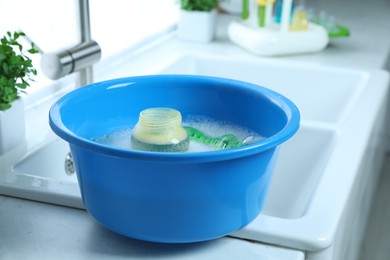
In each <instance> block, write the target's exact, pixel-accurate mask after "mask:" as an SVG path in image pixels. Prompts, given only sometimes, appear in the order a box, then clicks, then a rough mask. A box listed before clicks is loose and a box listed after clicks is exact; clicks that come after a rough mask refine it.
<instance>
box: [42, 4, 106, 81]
mask: <svg viewBox="0 0 390 260" xmlns="http://www.w3.org/2000/svg"><path fill="white" fill-rule="evenodd" d="M79 19H80V25H79V26H80V27H79V28H80V43H79V44H77V45H76V46H74V47H72V48H70V49H67V50H62V51H59V52H55V53H44V54H43V56H42V59H41V67H42V71H43V73H44V74H45V75H46V76H47V77H48V78H50V79H53V80H56V79H60V78H62V77H64V76H66V75H68V74H71V73H73V72H77V73H78V75H77V86H85V85H88V84H91V83H93V69H92V66H93V64H94V63H96V62H98V61H99V60H100V57H101V49H100V46H99V45H98V43H97V42H95V41H94V40H92V37H91V25H90V17H89V0H79Z"/></svg>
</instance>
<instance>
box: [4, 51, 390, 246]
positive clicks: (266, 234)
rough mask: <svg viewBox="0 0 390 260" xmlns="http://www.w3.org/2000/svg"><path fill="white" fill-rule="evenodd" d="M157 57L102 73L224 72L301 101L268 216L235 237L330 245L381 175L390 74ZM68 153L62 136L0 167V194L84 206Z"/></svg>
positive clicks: (216, 58)
mask: <svg viewBox="0 0 390 260" xmlns="http://www.w3.org/2000/svg"><path fill="white" fill-rule="evenodd" d="M144 59H146V60H147V59H149V62H150V59H152V57H149V58H148V56H147V55H146V56H145V57H144ZM161 59H163V62H161V65H160V66H156V65H154V66H152V67H153V68H149V69H148V67H147V66H144V67H142V65H143V64H144V65H145V64H148V63H147V61H142V57H140V58H137V59H136V60H135V61H133V62H128V63H124V64H125V65H123V64H122V65H121V66H120V67H112V68H110V69H107V71H105V75H104V76H100V79H107V78H110V77H124V76H132V75H141V74H155V73H164V74H198V75H212V76H219V77H227V78H233V79H239V80H243V81H248V82H252V83H256V84H259V85H261V86H264V87H267V88H270V89H273V90H275V91H277V92H279V93H281V94H283V95H285V96H286V97H288V98H289V99H291V100H292V101H293V102H294V103H295V104H296V105H297V106H298V108H299V109H300V111H301V116H302V121H301V128H300V130H299V131H298V133H297V134H296V135H295V136H294V137H293V138H292V139H291V140H289V141H288V142H286V143H284V144H283V145H282V148H281V151H280V156H279V158H278V161H277V166H276V170H275V173H274V176H273V180H272V183H271V187H270V190H269V195H268V198H267V201H266V205H265V208H264V210H263V212H262V213H261V214H260V216H259V217H258V218H257V219H255V220H254V221H253V222H252V223H250V224H249V225H248V226H246V227H245V228H243V229H241V230H239V231H237V232H236V233H234V234H232V236H237V237H240V238H245V239H249V240H257V241H262V242H266V243H270V244H278V245H281V246H286V247H290V248H298V249H302V250H313V251H314V250H323V249H325V248H327V247H329V246H330V245H331V244H332V243H333V238H334V237H335V235H336V233H337V232H339V230H340V228H342V227H343V226H341V225H342V217H343V216H344V215H345V214H353V211H352V209H351V210H349V211H348V210H347V208H346V205H347V203H350V199H351V194H353V192H354V185H356V183H362V184H361V185H365V184H364V183H363V181H365V182H367V181H368V180H369V178H367V177H366V176H367V174H368V173H369V172H371V174H373V173H372V172H373V171H376V172H377V171H378V169H377V168H378V167H377V168H375V167H376V166H375V165H377V164H378V163H379V164H380V157H381V156H380V155H381V152H382V146H383V144H382V143H383V142H382V141H381V140H380V138H379V134H381V131H382V130H383V129H382V128H383V121H384V119H383V118H384V116H383V114H384V109H385V104H386V102H387V100H386V95H387V86H388V75H387V73H385V72H383V71H380V70H363V69H344V68H329V67H324V66H318V65H313V64H306V63H298V62H287V61H281V60H268V59H267V60H262V59H256V58H253V59H249V58H245V59H241V58H240V57H238V56H237V57H235V56H234V55H230V56H229V55H226V56H222V55H217V54H216V55H210V54H205V53H190V52H188V53H180V55H178V53H177V52H176V53H175V54H174V55H173V54H170V53H164V54H160V57H156V56H154V57H153V60H154V61H156V60H161ZM135 68H136V69H135ZM129 72H131V73H129ZM52 102H54V101H52ZM45 116H46V118H47V115H45ZM46 122H47V121H46ZM363 122H364V123H363ZM36 127H42V126H36ZM45 127H48V126H47V125H46V126H45ZM67 152H68V147H67V144H66V143H65V142H64V141H62V140H58V139H55V141H50V142H49V143H48V144H43V145H42V146H41V147H37V148H35V149H33V150H32V151H27V153H26V154H25V155H24V156H23V157H22V158H21V159H20V160H18V162H17V163H15V164H13V165H12V166H11V167H9V169H8V170H5V171H3V172H1V174H0V187H2V193H6V194H10V195H13V196H19V197H26V198H30V199H37V200H42V201H46V202H51V203H56V204H61V205H67V206H74V207H82V202H81V196H80V191H79V190H78V186H77V178H76V177H75V175H73V176H72V175H71V176H69V175H67V174H66V173H65V170H64V160H65V155H66V154H67Z"/></svg>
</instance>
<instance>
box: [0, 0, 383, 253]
mask: <svg viewBox="0 0 390 260" xmlns="http://www.w3.org/2000/svg"><path fill="white" fill-rule="evenodd" d="M373 2H375V4H374V3H373ZM313 4H315V5H316V7H315V8H316V10H325V11H326V12H328V13H331V14H333V15H334V16H335V17H336V19H337V20H338V21H339V22H340V23H341V24H343V25H345V26H347V27H348V28H349V29H350V30H351V37H349V38H342V39H337V40H332V42H331V44H330V45H329V46H328V47H327V48H326V49H325V50H324V51H322V52H320V53H314V54H306V55H297V56H286V57H277V58H263V57H259V59H287V60H290V61H300V62H301V61H302V62H309V63H316V64H323V65H330V66H342V67H361V68H384V69H387V70H390V61H389V54H390V16H388V13H389V11H390V1H388V0H376V1H371V2H370V3H369V4H368V3H367V1H362V0H361V1H356V0H345V1H336V0H330V1H316V2H315V3H313ZM230 19H231V17H228V16H224V17H221V24H222V25H223V24H226V22H227V21H228V20H230ZM218 35H219V37H218V39H217V40H216V41H214V42H213V43H211V44H196V43H187V42H180V41H177V40H175V39H172V40H169V41H167V42H165V43H163V44H162V45H161V47H160V48H159V50H158V52H163V51H164V49H172V48H177V49H180V48H182V49H188V48H191V49H192V50H194V51H195V52H196V50H197V49H198V50H203V51H204V50H208V51H210V52H213V53H216V52H217V53H220V54H224V52H226V51H227V52H231V53H234V54H239V55H242V56H243V57H246V56H247V57H252V54H250V53H249V52H247V51H245V50H243V49H241V48H240V47H237V46H234V45H232V44H231V43H230V42H229V41H227V39H226V30H225V27H221V28H220V30H219V32H218ZM221 46H224V48H221ZM153 52H154V50H152V53H153ZM154 54H156V55H157V56H156V57H158V53H154ZM149 55H150V54H149ZM122 57H123V59H132V58H134V57H133V55H132V54H125V55H123V56H122ZM117 58H118V57H115V58H113V59H109V60H105V61H103V62H102V63H101V64H99V65H97V66H96V71H97V74H99V71H102V70H104V69H107V66H109V64H110V63H111V62H112V61H113V60H114V59H117ZM156 60H157V61H158V59H156ZM159 62H163V61H159ZM112 66H113V65H112ZM128 73H130V74H131V73H132V72H128ZM125 74H126V72H125V71H119V70H116V71H112V73H111V74H110V75H111V76H124V75H125ZM104 79H105V78H99V77H98V78H97V80H104ZM0 241H1V243H0V258H1V259H61V258H64V259H70V258H72V259H107V258H110V259H125V258H126V259H220V258H221V259H222V258H223V259H239V258H241V259H291V260H294V259H297V260H298V259H304V254H303V253H302V252H299V251H295V250H291V249H286V248H279V247H275V246H270V245H265V244H260V243H253V242H248V241H245V240H241V239H236V238H230V237H227V238H222V239H218V240H214V241H210V242H203V243H196V244H183V245H169V244H168V245H166V244H154V243H147V242H142V241H137V240H133V239H129V238H126V237H123V236H120V235H116V234H114V233H112V232H110V231H107V230H106V229H104V228H102V227H101V226H100V225H98V224H96V223H95V222H94V221H93V220H92V219H91V218H90V217H89V216H88V215H87V213H86V212H85V211H83V210H78V209H73V208H67V207H60V206H53V205H49V204H44V203H38V202H32V201H28V200H21V199H16V198H11V197H6V196H0Z"/></svg>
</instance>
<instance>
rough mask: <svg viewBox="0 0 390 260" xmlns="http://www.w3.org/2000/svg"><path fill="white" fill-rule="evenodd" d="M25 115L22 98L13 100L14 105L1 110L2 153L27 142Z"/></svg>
mask: <svg viewBox="0 0 390 260" xmlns="http://www.w3.org/2000/svg"><path fill="white" fill-rule="evenodd" d="M24 119H25V117H24V104H23V101H22V99H20V98H19V99H17V100H15V101H14V102H12V107H11V108H9V109H7V110H5V111H0V155H3V154H5V153H7V152H9V151H10V150H12V149H13V148H15V147H17V146H19V145H21V144H23V143H24V142H25V139H26V137H25V120H24Z"/></svg>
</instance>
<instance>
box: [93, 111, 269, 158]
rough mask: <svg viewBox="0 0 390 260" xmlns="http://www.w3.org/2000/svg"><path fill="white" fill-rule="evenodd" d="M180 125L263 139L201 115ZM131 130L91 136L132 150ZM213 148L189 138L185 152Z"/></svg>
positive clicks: (214, 134)
mask: <svg viewBox="0 0 390 260" xmlns="http://www.w3.org/2000/svg"><path fill="white" fill-rule="evenodd" d="M182 125H183V126H191V127H194V128H196V129H198V130H200V131H202V132H203V133H204V134H206V135H208V136H210V137H219V136H222V135H226V134H233V135H235V136H236V137H237V138H238V140H240V141H242V142H243V143H244V144H250V143H255V142H258V141H260V140H262V139H264V137H262V136H260V135H259V134H257V133H255V132H254V131H252V130H250V129H248V128H245V127H241V126H237V125H234V124H231V123H227V122H220V121H216V120H213V119H210V118H207V117H202V116H191V117H189V118H187V119H186V120H185V121H183V123H182ZM132 131H133V129H132V128H130V127H129V128H122V129H119V130H116V131H113V132H111V133H107V134H105V135H103V136H99V137H96V138H93V140H94V141H96V142H98V143H101V144H105V145H109V146H113V147H118V148H125V149H131V150H134V149H133V148H132V147H131V141H130V140H131V134H132ZM214 150H215V148H213V147H211V146H208V145H206V144H203V143H199V142H195V141H192V140H191V141H190V144H189V147H188V150H187V151H186V152H187V153H193V152H208V151H214Z"/></svg>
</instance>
